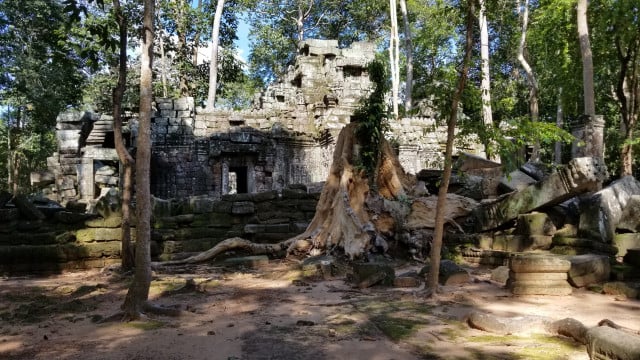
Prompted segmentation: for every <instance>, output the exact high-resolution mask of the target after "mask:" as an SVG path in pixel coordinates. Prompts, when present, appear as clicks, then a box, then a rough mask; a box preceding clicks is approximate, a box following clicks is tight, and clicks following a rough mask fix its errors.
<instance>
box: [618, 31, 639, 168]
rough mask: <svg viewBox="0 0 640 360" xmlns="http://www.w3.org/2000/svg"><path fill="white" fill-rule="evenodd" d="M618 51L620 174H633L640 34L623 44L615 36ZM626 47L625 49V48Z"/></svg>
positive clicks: (637, 109)
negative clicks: (620, 118) (620, 141)
mask: <svg viewBox="0 0 640 360" xmlns="http://www.w3.org/2000/svg"><path fill="white" fill-rule="evenodd" d="M615 45H616V52H617V55H618V61H619V62H620V72H619V73H618V81H617V84H616V97H617V98H618V102H619V103H620V115H621V117H622V121H621V122H620V135H621V138H622V141H623V143H622V148H621V150H620V162H621V166H620V176H621V177H623V176H627V175H633V146H632V140H633V134H634V131H635V128H636V124H637V122H638V111H639V110H640V91H638V85H639V83H638V52H639V50H640V49H639V47H640V35H636V36H634V37H633V38H632V39H630V41H629V43H628V44H622V40H621V39H620V36H619V35H616V37H615ZM623 47H624V49H623Z"/></svg>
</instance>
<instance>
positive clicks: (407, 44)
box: [400, 0, 413, 113]
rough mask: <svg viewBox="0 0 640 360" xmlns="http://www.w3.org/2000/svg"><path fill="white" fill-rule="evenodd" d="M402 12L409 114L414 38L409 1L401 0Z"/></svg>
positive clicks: (406, 97) (408, 110) (405, 96)
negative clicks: (408, 8) (408, 7)
mask: <svg viewBox="0 0 640 360" xmlns="http://www.w3.org/2000/svg"><path fill="white" fill-rule="evenodd" d="M400 12H401V13H402V23H403V25H404V52H405V54H406V62H407V65H406V69H405V71H406V76H405V85H404V109H405V111H406V112H407V113H409V112H411V109H412V108H413V99H412V96H413V37H412V36H411V23H410V21H409V12H408V11H407V1H406V0H400Z"/></svg>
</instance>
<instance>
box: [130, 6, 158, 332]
mask: <svg viewBox="0 0 640 360" xmlns="http://www.w3.org/2000/svg"><path fill="white" fill-rule="evenodd" d="M154 8H155V1H154V0H144V13H143V21H142V26H143V27H142V41H141V44H140V45H141V50H142V52H141V55H140V64H141V65H140V115H139V116H140V118H139V127H138V137H137V144H136V145H137V151H136V215H137V216H136V217H137V226H136V254H135V266H136V267H135V274H134V277H133V281H132V282H131V286H130V287H129V291H128V292H127V296H126V298H125V301H124V304H123V310H124V312H125V316H126V317H127V318H129V319H138V318H139V317H140V315H141V314H142V313H143V312H144V310H145V307H146V305H147V299H148V297H149V287H150V285H151V251H150V240H151V192H150V179H149V174H150V167H149V165H150V161H151V102H152V100H153V88H152V65H153V39H154V35H153V15H154V13H155V10H154Z"/></svg>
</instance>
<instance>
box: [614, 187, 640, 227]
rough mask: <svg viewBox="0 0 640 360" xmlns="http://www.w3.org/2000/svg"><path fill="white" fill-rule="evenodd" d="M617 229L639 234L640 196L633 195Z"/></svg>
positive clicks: (623, 211)
mask: <svg viewBox="0 0 640 360" xmlns="http://www.w3.org/2000/svg"><path fill="white" fill-rule="evenodd" d="M616 228H617V229H622V230H627V231H632V232H639V231H640V195H631V197H630V198H629V201H627V205H626V206H625V207H624V209H623V210H622V215H621V216H620V221H618V225H617V226H616Z"/></svg>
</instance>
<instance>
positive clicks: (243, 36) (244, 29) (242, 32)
mask: <svg viewBox="0 0 640 360" xmlns="http://www.w3.org/2000/svg"><path fill="white" fill-rule="evenodd" d="M235 44H236V46H237V47H238V53H239V56H240V57H241V58H242V59H244V60H245V61H246V60H247V56H249V25H248V24H247V23H246V22H245V21H244V19H242V17H241V18H240V21H239V22H238V40H236V42H235Z"/></svg>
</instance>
